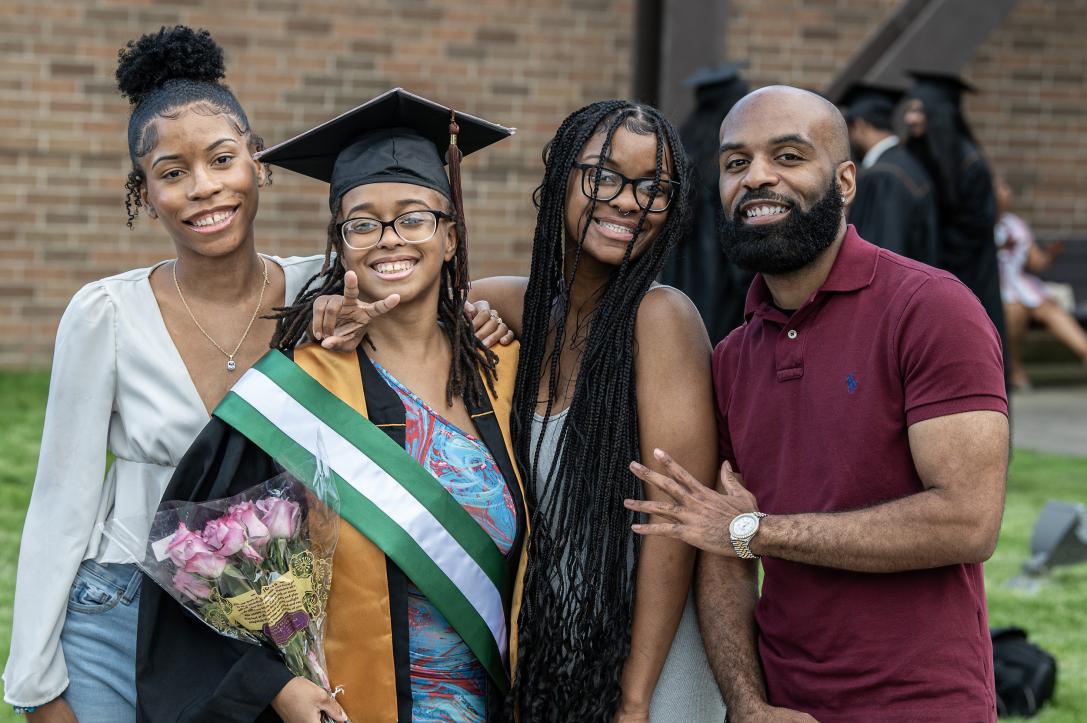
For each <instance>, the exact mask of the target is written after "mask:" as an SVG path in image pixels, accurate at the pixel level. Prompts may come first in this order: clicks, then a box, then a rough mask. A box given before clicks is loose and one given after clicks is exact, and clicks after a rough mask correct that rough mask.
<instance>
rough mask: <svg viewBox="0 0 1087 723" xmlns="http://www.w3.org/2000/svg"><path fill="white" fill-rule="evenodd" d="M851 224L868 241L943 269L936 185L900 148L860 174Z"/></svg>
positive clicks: (910, 155) (919, 165)
mask: <svg viewBox="0 0 1087 723" xmlns="http://www.w3.org/2000/svg"><path fill="white" fill-rule="evenodd" d="M849 222H850V223H852V224H853V225H854V226H856V228H857V233H858V234H860V236H861V238H863V239H864V240H865V241H869V242H871V243H874V244H876V245H877V246H880V247H882V248H885V249H887V250H888V251H894V252H895V253H896V254H901V255H902V256H906V257H909V258H911V259H914V260H916V261H920V262H921V263H925V264H928V265H929V266H939V265H940V226H939V212H938V208H937V205H936V196H935V194H934V191H933V188H932V181H931V180H930V179H929V176H928V173H927V172H926V171H925V169H924V167H923V166H922V165H921V164H920V163H918V162H917V160H916V159H915V158H914V157H913V155H912V154H911V153H910V152H909V151H907V150H906V149H905V148H903V147H902V146H901V145H896V146H892V147H890V148H888V149H887V150H886V151H884V152H883V154H882V155H880V157H879V160H877V161H876V162H875V163H874V164H872V167H871V168H867V169H864V170H862V171H861V173H860V176H859V178H858V179H857V195H856V198H854V199H853V204H852V205H851V206H850V208H849Z"/></svg>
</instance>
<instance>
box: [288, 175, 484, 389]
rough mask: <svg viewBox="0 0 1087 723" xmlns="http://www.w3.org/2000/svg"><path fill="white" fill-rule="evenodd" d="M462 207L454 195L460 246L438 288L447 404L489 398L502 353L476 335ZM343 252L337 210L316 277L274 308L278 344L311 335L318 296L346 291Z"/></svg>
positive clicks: (456, 191) (457, 188)
mask: <svg viewBox="0 0 1087 723" xmlns="http://www.w3.org/2000/svg"><path fill="white" fill-rule="evenodd" d="M453 193H454V195H455V196H459V194H460V184H459V183H458V184H457V185H456V186H454V191H453ZM461 207H462V204H461V203H459V199H457V200H455V201H453V210H454V215H455V216H456V219H455V221H454V227H455V229H456V235H457V250H456V252H455V253H454V254H453V257H452V258H451V259H450V260H449V261H446V262H444V263H443V264H442V268H441V272H440V273H441V284H440V288H439V290H438V324H439V325H440V326H441V328H442V330H443V331H444V332H445V335H446V337H447V338H448V339H449V345H450V347H451V349H452V351H453V359H452V362H451V363H450V365H449V378H448V381H447V382H446V386H445V401H446V404H448V405H450V406H452V405H453V399H454V397H460V398H461V399H463V400H464V402H465V403H466V404H468V405H470V406H474V405H478V404H481V403H482V402H483V399H484V397H485V396H486V394H487V389H490V390H491V392H492V393H494V379H495V364H496V363H497V361H498V357H497V356H495V354H494V352H492V351H491V350H490V349H488V348H487V347H486V346H484V345H483V342H481V341H480V340H479V339H477V338H476V335H475V331H474V329H473V327H472V322H471V320H470V319H469V318H468V316H467V314H465V313H464V303H465V301H467V299H468V286H469V280H468V279H469V277H468V244H467V236H468V234H467V230H466V226H465V224H464V221H463V217H464V213H463V211H460V212H459V213H457V210H459V209H460V208H461ZM342 258H343V238H342V237H341V236H340V234H339V229H338V227H337V219H336V217H335V215H334V216H333V217H332V220H331V221H329V224H328V241H327V243H326V245H325V263H324V266H323V267H322V270H321V272H320V273H318V274H314V275H313V276H312V277H310V279H309V280H308V281H307V282H306V284H305V286H303V287H302V291H301V292H299V294H298V297H297V298H296V299H295V300H294V303H293V304H291V305H290V306H285V307H280V308H277V309H275V310H274V311H275V313H274V314H273V315H272V318H274V319H276V331H275V335H274V336H273V337H272V348H273V349H279V350H281V351H288V350H290V349H293V348H294V347H295V345H297V344H298V342H300V341H301V340H302V339H303V338H304V337H305V336H306V331H307V330H308V329H309V327H310V323H311V322H312V321H313V302H314V300H315V299H316V298H317V297H318V296H322V295H326V294H342V293H343V292H344V275H345V274H346V273H347V270H346V269H345V268H344V265H343V263H342V261H341V259H342ZM481 373H482V376H483V379H481ZM484 379H485V380H486V385H487V386H486V387H484Z"/></svg>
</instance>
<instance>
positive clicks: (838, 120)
mask: <svg viewBox="0 0 1087 723" xmlns="http://www.w3.org/2000/svg"><path fill="white" fill-rule="evenodd" d="M771 127H772V128H774V129H775V130H780V131H782V133H781V135H796V136H799V137H800V138H801V139H803V140H805V141H806V142H808V143H810V144H811V145H812V146H813V147H814V148H815V149H816V150H818V151H821V152H823V153H825V154H826V155H827V156H828V158H829V159H830V161H831V162H832V163H834V164H835V165H837V164H838V163H841V162H842V161H847V160H849V128H848V127H847V126H846V122H845V118H843V117H842V114H841V112H840V111H839V110H838V108H837V107H836V106H835V105H834V104H833V103H831V102H830V101H829V100H827V99H826V98H824V97H822V96H821V95H818V94H816V93H812V92H811V91H808V90H803V89H801V88H793V87H792V86H788V85H770V86H767V87H765V88H759V89H758V90H756V91H752V92H751V93H748V94H747V95H745V96H744V97H743V98H741V99H740V101H739V102H738V103H737V104H736V105H734V106H733V107H732V110H731V111H730V112H729V114H728V115H727V116H725V120H724V121H723V122H722V123H721V146H722V150H723V149H724V147H725V145H726V144H730V143H731V144H734V143H738V142H747V141H746V140H745V139H746V138H747V137H749V136H750V134H751V132H753V131H756V130H758V129H760V128H761V129H766V128H771Z"/></svg>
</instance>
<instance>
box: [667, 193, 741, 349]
mask: <svg viewBox="0 0 1087 723" xmlns="http://www.w3.org/2000/svg"><path fill="white" fill-rule="evenodd" d="M720 205H721V200H720V198H719V197H718V195H717V188H716V186H715V185H708V184H707V185H703V186H702V187H701V188H699V189H698V190H697V191H696V192H695V199H694V203H693V206H692V209H691V210H692V213H693V214H694V223H693V224H692V225H691V231H690V233H689V234H688V235H687V237H686V238H685V239H683V240H682V241H680V243H679V245H678V246H677V247H676V248H675V249H673V250H672V253H671V254H670V255H669V256H668V259H667V260H666V261H665V262H664V267H663V268H662V269H661V273H660V282H661V283H662V284H668V285H669V286H674V287H676V288H677V289H679V290H680V291H682V292H683V293H685V294H687V296H689V297H690V298H691V301H693V302H694V305H695V306H696V307H697V308H698V313H699V314H701V315H702V321H703V322H704V323H705V324H706V331H707V332H709V336H710V343H712V344H714V345H716V344H717V342H719V341H720V340H721V339H724V338H725V336H727V335H728V333H729V332H730V331H732V330H733V329H735V328H736V327H737V326H739V325H740V324H742V323H743V320H744V303H745V302H746V300H747V288H748V287H749V286H750V285H751V279H752V278H753V277H754V274H752V273H750V272H748V271H744V270H743V269H741V268H739V267H738V266H736V264H734V263H732V262H731V261H729V259H728V257H726V256H725V253H724V251H723V250H722V249H721V241H720V239H719V238H718V235H717V216H716V213H717V208H719V207H720Z"/></svg>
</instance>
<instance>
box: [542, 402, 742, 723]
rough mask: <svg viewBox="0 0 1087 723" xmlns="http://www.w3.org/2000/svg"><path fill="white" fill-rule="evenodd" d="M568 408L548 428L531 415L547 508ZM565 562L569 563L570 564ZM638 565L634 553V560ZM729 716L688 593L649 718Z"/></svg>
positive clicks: (715, 719) (711, 721)
mask: <svg viewBox="0 0 1087 723" xmlns="http://www.w3.org/2000/svg"><path fill="white" fill-rule="evenodd" d="M568 412H569V409H565V410H563V411H561V412H559V413H558V414H555V415H552V417H551V418H550V419H549V420H548V422H547V428H546V429H544V424H543V421H544V418H543V417H542V416H540V415H534V416H533V420H532V436H531V441H532V446H531V447H530V448H529V449H531V450H535V449H536V443H537V442H538V441H539V439H540V432H541V430H543V432H544V438H543V445H542V446H541V448H540V460H539V470H538V472H539V474H538V475H537V477H538V479H540V480H541V483H542V484H543V489H542V490H541V492H540V507H541V509H542V510H544V511H547V510H553V509H554V505H553V504H550V503H551V502H552V501H553V499H554V496H555V495H556V494H557V493H558V489H557V488H558V487H559V485H558V484H556V481H555V480H552V479H550V477H551V475H550V471H551V469H552V467H553V466H554V464H555V454H556V452H557V451H558V442H559V435H560V434H561V433H562V427H563V425H565V424H566V416H567V413H568ZM563 564H564V566H566V567H569V566H568V565H565V563H563ZM629 564H630V565H631V566H633V565H634V559H633V554H632V555H631V559H630V563H629ZM724 720H725V704H724V701H723V700H722V699H721V692H720V690H718V688H717V682H716V681H715V680H714V679H713V672H712V671H711V670H710V664H709V661H708V660H707V659H706V651H705V648H704V647H703V646H702V635H701V633H699V630H698V619H697V617H696V613H695V607H694V599H693V596H692V595H691V594H688V595H687V604H686V605H685V606H684V608H683V617H682V618H681V619H680V621H679V627H678V628H677V629H676V636H675V638H673V639H672V647H671V649H670V650H669V651H668V657H667V659H666V660H665V661H664V667H663V668H662V669H661V675H660V678H659V679H658V680H657V687H656V689H655V690H654V691H653V699H652V701H651V702H650V705H649V721H650V723H722V721H724Z"/></svg>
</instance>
